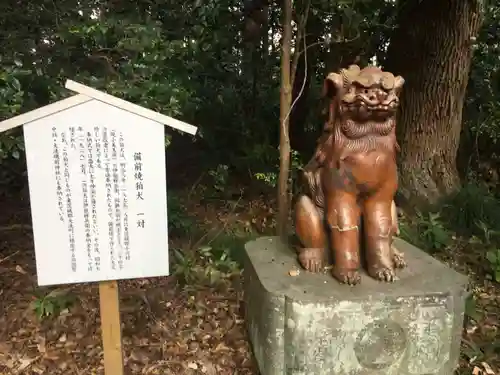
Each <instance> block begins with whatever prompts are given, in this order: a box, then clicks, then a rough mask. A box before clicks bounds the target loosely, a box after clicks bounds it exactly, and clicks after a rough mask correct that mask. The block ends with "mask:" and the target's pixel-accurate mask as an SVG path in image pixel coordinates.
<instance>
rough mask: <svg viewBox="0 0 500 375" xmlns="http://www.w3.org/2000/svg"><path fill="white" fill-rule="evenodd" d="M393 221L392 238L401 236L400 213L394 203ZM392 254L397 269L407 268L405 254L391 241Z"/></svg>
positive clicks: (392, 208) (392, 207)
mask: <svg viewBox="0 0 500 375" xmlns="http://www.w3.org/2000/svg"><path fill="white" fill-rule="evenodd" d="M391 219H392V237H394V236H396V235H399V220H398V211H397V209H396V203H394V201H392V205H391ZM391 253H392V262H393V263H394V267H395V268H400V269H401V268H405V267H406V261H405V258H404V253H403V252H402V251H400V250H399V249H398V248H397V247H396V245H395V244H394V242H393V241H392V239H391Z"/></svg>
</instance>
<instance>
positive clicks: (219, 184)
mask: <svg viewBox="0 0 500 375" xmlns="http://www.w3.org/2000/svg"><path fill="white" fill-rule="evenodd" d="M208 174H209V175H210V176H212V178H213V180H214V185H213V187H214V189H215V190H216V191H218V192H223V191H224V189H225V188H226V185H227V180H228V177H229V167H228V166H227V165H226V164H219V165H218V166H217V168H216V169H211V170H210V171H208Z"/></svg>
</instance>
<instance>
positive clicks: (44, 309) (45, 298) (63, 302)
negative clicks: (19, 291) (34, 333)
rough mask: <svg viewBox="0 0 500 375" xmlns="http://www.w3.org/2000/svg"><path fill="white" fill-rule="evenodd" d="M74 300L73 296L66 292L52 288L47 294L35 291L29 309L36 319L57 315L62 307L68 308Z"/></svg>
mask: <svg viewBox="0 0 500 375" xmlns="http://www.w3.org/2000/svg"><path fill="white" fill-rule="evenodd" d="M73 302H74V298H73V297H72V296H71V295H68V294H67V292H65V291H61V290H59V289H54V290H53V291H51V292H50V293H48V294H45V295H43V294H40V293H37V294H36V295H35V296H34V297H33V301H32V302H31V309H32V310H33V311H34V312H35V314H36V316H37V317H38V319H40V320H42V319H44V318H47V317H51V316H57V315H58V314H59V313H60V312H61V311H63V310H64V309H67V308H69V307H70V306H71V305H72V304H73Z"/></svg>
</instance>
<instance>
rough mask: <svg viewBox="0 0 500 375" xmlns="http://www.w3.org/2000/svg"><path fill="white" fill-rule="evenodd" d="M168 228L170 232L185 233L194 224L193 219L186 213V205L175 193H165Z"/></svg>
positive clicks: (188, 231)
mask: <svg viewBox="0 0 500 375" xmlns="http://www.w3.org/2000/svg"><path fill="white" fill-rule="evenodd" d="M167 210H168V230H169V233H170V234H174V235H185V234H188V233H190V232H191V230H192V229H193V228H194V226H195V222H194V220H193V219H192V218H191V217H190V216H189V215H188V213H187V209H186V207H185V206H184V205H183V204H182V201H181V199H179V197H178V196H177V195H175V194H172V193H170V194H168V195H167Z"/></svg>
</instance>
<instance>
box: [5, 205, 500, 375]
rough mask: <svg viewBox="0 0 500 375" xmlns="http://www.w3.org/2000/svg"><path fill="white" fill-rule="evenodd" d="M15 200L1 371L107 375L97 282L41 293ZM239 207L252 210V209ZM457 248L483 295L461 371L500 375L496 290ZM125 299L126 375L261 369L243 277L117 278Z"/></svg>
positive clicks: (8, 209)
mask: <svg viewBox="0 0 500 375" xmlns="http://www.w3.org/2000/svg"><path fill="white" fill-rule="evenodd" d="M14 202H17V203H13V201H0V207H1V208H2V211H1V215H0V311H2V315H0V374H5V375H10V374H47V375H59V374H61V375H62V374H64V375H73V374H75V375H76V374H78V375H80V374H81V375H83V374H85V375H92V374H103V373H104V372H103V352H102V345H101V337H100V321H99V310H98V303H99V300H98V290H97V286H96V285H92V284H85V285H72V286H64V287H59V288H50V289H48V288H43V289H42V288H38V287H37V284H36V276H35V275H36V269H35V259H34V251H33V239H32V234H31V227H30V225H29V224H30V213H29V208H28V205H27V204H26V203H25V202H21V203H19V201H14ZM242 205H243V211H245V212H247V213H250V212H252V211H251V207H250V206H251V204H250V203H242ZM214 211H216V212H220V210H214ZM271 211H272V210H271ZM271 211H268V213H269V212H271ZM200 214H201V213H200ZM252 215H253V214H252ZM207 216H210V215H207ZM217 220H219V221H227V220H228V219H227V217H225V218H224V217H221V215H220V214H214V215H211V217H209V218H208V219H207V220H205V222H213V221H217ZM265 220H266V219H264V221H265ZM261 223H262V220H261ZM249 225H259V223H258V222H256V220H253V222H252V223H250V224H249ZM457 249H458V250H457ZM457 249H455V250H453V249H452V250H450V252H448V253H443V254H440V256H439V257H440V258H441V259H442V260H443V261H445V262H447V263H448V264H450V265H452V266H453V267H455V268H457V269H459V270H460V271H462V272H466V273H468V274H469V275H471V276H472V277H471V278H472V279H474V280H475V281H474V285H473V292H474V295H475V297H476V306H475V307H468V314H469V315H470V316H471V317H469V318H468V319H467V323H466V326H465V328H464V338H463V345H462V353H463V354H462V358H461V367H460V370H459V372H460V373H462V374H471V373H473V374H476V375H479V374H487V375H494V374H499V371H500V339H499V337H500V335H499V333H498V329H499V324H500V323H499V315H500V288H499V285H498V284H497V283H493V282H491V281H488V280H485V279H483V278H482V276H481V275H480V272H479V271H477V270H478V269H480V266H481V265H480V262H481V261H480V258H479V257H477V256H475V255H474V254H469V253H467V249H466V248H465V247H460V246H458V247H457ZM54 289H55V290H56V291H57V292H58V293H61V294H64V295H66V294H67V295H71V296H73V297H74V301H73V302H72V303H71V305H70V307H69V308H67V309H63V310H62V311H61V313H60V314H57V315H56V316H51V317H48V318H44V319H39V318H38V317H37V316H36V314H35V312H34V310H33V308H32V306H33V302H34V301H35V300H36V299H37V298H38V297H37V296H39V295H40V294H47V293H48V292H49V291H51V290H54ZM120 294H121V313H122V327H123V328H122V330H123V348H124V358H125V367H126V373H128V374H176V375H183V374H208V375H215V374H220V375H225V374H227V375H236V374H242V375H243V374H248V375H250V374H257V373H258V372H257V369H256V366H255V363H254V360H253V359H252V355H251V352H250V349H249V344H248V341H247V336H246V332H245V330H244V324H243V315H242V292H241V286H240V281H239V280H238V279H236V280H235V279H233V280H231V281H229V280H227V281H225V282H222V283H220V284H218V285H217V286H216V287H206V286H196V285H191V286H190V287H181V286H180V284H179V283H178V282H177V280H176V279H175V278H174V277H163V278H152V279H141V280H134V281H126V282H120ZM471 311H472V312H471Z"/></svg>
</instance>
